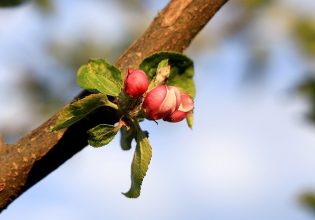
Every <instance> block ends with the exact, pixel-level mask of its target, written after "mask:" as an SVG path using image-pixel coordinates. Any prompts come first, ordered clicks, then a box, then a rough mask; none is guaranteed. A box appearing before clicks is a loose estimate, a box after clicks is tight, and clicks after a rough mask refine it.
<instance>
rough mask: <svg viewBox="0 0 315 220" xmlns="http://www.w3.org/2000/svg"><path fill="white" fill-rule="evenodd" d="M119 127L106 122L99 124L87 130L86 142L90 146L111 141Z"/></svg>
mask: <svg viewBox="0 0 315 220" xmlns="http://www.w3.org/2000/svg"><path fill="white" fill-rule="evenodd" d="M118 130H119V127H117V126H116V127H115V126H114V125H108V124H100V125H97V126H96V127H94V128H92V129H90V130H88V135H89V139H88V143H89V145H91V146H92V147H102V146H104V145H106V144H108V143H109V142H111V141H112V140H113V139H114V137H115V135H116V134H117V132H118Z"/></svg>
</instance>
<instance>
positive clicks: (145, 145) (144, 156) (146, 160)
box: [123, 125, 152, 198]
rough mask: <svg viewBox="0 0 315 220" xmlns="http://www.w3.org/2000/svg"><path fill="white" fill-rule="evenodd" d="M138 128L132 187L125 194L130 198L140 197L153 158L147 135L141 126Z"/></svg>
mask: <svg viewBox="0 0 315 220" xmlns="http://www.w3.org/2000/svg"><path fill="white" fill-rule="evenodd" d="M137 126H138V129H137V131H136V132H137V136H136V142H137V146H136V149H135V153H134V156H133V160H132V164H131V187H130V189H129V191H128V192H126V193H123V194H124V195H125V196H126V197H128V198H137V197H139V196H140V192H141V185H142V181H143V179H144V177H145V175H146V173H147V171H148V168H149V164H150V160H151V157H152V148H151V145H150V143H149V140H148V138H147V133H146V132H143V131H142V130H141V129H140V127H139V125H137Z"/></svg>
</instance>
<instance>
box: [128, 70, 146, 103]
mask: <svg viewBox="0 0 315 220" xmlns="http://www.w3.org/2000/svg"><path fill="white" fill-rule="evenodd" d="M148 86H149V80H148V77H147V75H146V74H145V72H143V71H142V70H135V69H128V74H127V77H126V79H125V82H124V91H125V93H126V95H127V96H130V97H133V98H137V97H140V96H141V95H143V94H144V93H145V92H146V91H147V89H148Z"/></svg>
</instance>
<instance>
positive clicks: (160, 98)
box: [142, 85, 180, 120]
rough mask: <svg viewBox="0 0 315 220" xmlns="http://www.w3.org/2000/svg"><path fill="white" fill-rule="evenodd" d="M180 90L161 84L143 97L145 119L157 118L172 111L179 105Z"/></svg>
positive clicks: (165, 115)
mask: <svg viewBox="0 0 315 220" xmlns="http://www.w3.org/2000/svg"><path fill="white" fill-rule="evenodd" d="M179 100H180V91H179V90H178V89H177V88H176V87H174V86H166V85H161V86H158V87H156V88H154V89H153V90H151V91H150V92H149V93H148V94H147V95H146V97H145V98H144V101H143V104H142V108H143V111H144V113H145V115H146V118H147V119H150V120H158V119H161V118H164V117H167V116H168V115H170V114H171V113H173V112H174V111H175V110H176V109H177V108H178V107H179V105H180V103H179Z"/></svg>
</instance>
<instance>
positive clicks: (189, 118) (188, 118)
mask: <svg viewBox="0 0 315 220" xmlns="http://www.w3.org/2000/svg"><path fill="white" fill-rule="evenodd" d="M186 122H187V125H188V127H189V128H191V129H192V127H193V123H194V114H193V112H190V113H189V114H188V115H187V116H186Z"/></svg>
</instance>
